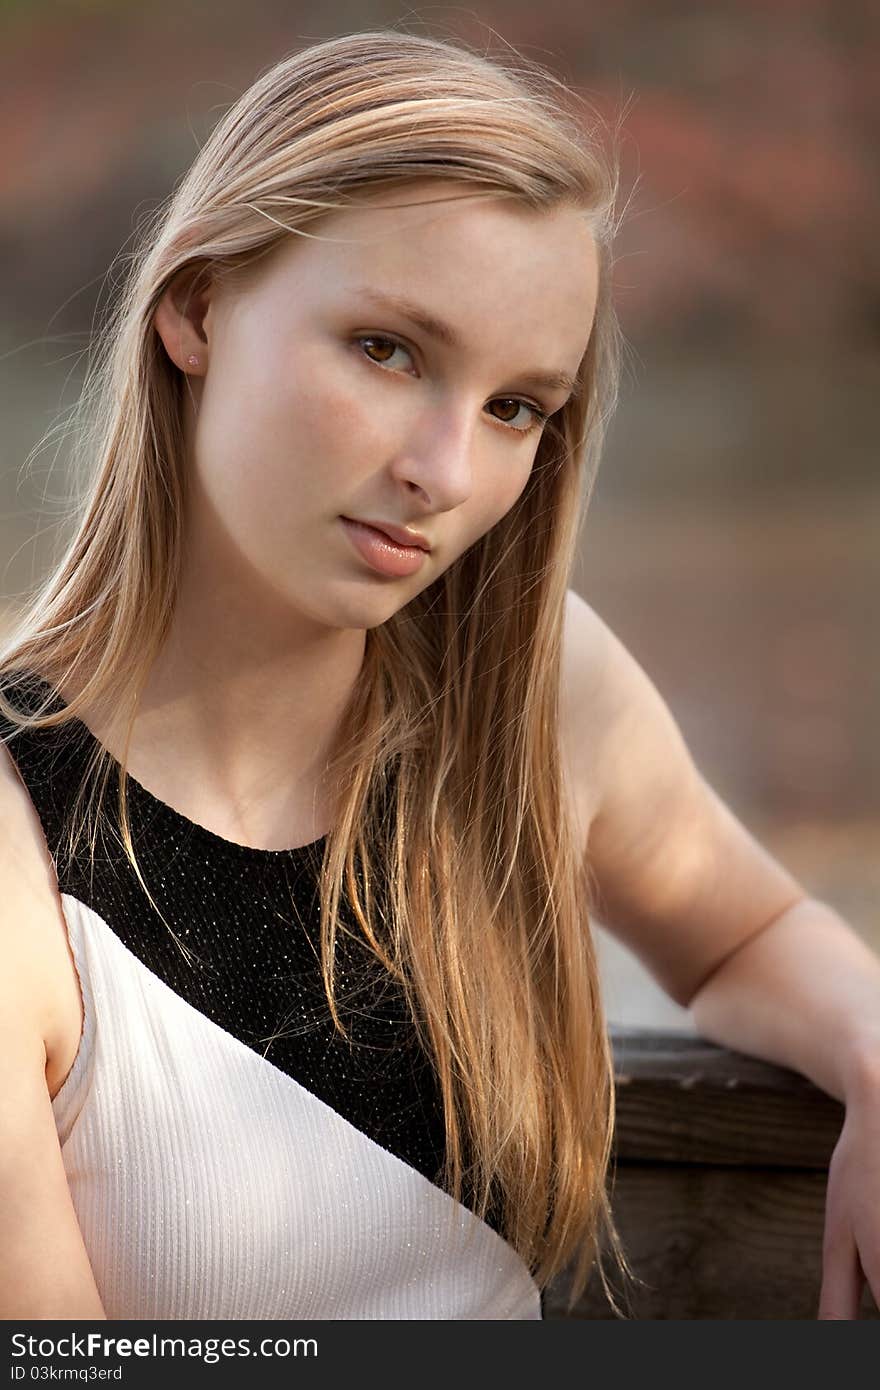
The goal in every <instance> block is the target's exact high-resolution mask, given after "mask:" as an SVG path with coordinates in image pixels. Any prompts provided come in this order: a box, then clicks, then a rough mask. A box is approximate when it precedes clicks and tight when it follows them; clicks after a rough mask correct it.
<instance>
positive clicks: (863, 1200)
mask: <svg viewBox="0 0 880 1390" xmlns="http://www.w3.org/2000/svg"><path fill="white" fill-rule="evenodd" d="M866 1280H867V1283H868V1287H869V1288H870V1290H871V1293H872V1295H873V1297H874V1301H875V1302H876V1303H878V1304H880V1093H873V1094H870V1095H868V1096H867V1097H865V1096H861V1097H860V1098H859V1099H858V1101H856V1102H854V1103H853V1102H851V1103H848V1104H847V1109H846V1118H845V1119H844V1123H843V1128H842V1129H841V1131H840V1138H839V1139H838V1141H837V1145H836V1147H835V1149H834V1153H833V1154H832V1156H831V1163H830V1166H829V1169H828V1188H827V1193H826V1198H825V1236H824V1240H823V1246H822V1290H821V1293H820V1295H819V1312H818V1317H819V1318H821V1319H848V1318H858V1316H859V1305H860V1303H861V1299H862V1292H863V1290H864V1287H865V1281H866Z"/></svg>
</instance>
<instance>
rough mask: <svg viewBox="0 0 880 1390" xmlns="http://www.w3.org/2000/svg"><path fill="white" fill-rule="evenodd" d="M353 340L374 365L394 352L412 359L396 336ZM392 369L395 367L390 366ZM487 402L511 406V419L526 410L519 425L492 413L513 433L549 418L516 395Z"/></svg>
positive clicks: (387, 360) (390, 359) (386, 362)
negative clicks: (525, 419) (525, 417)
mask: <svg viewBox="0 0 880 1390" xmlns="http://www.w3.org/2000/svg"><path fill="white" fill-rule="evenodd" d="M355 342H356V343H357V345H358V347H360V348H361V349H362V351H363V353H364V355H365V356H366V358H367V360H368V361H369V362H372V363H373V365H374V366H376V367H386V366H388V365H389V363H392V362H393V359H394V354H395V353H396V352H403V353H405V354H406V356H407V357H408V358H409V359H410V361H412V353H411V352H410V350H409V348H408V347H405V346H404V344H403V343H400V342H398V341H397V339H396V338H388V337H386V336H385V335H384V334H378V333H371V334H370V335H369V336H365V337H361V338H356V339H355ZM374 351H378V356H373V355H372V354H373V352H374ZM383 353H384V356H383ZM392 370H396V369H395V368H392ZM489 404H490V405H492V406H495V405H502V406H513V407H514V414H513V417H512V419H514V420H515V419H516V416H517V414H518V413H519V411H521V410H524V411H526V412H527V416H528V419H527V422H526V423H525V424H519V425H515V424H513V423H512V420H511V419H504V418H503V417H502V416H500V415H494V414H493V415H492V419H493V420H496V421H497V422H498V424H500V425H505V426H506V427H507V429H509V430H512V431H513V432H514V434H530V433H531V431H532V430H534V429H540V428H541V426H542V425H543V424H544V423H545V422H546V420H547V419H548V418H549V416H548V413H547V412H546V411H544V410H541V409H540V407H539V406H537V405H533V404H532V403H531V401H521V400H519V399H518V398H517V397H516V396H497V397H496V398H495V400H493V401H490V402H489Z"/></svg>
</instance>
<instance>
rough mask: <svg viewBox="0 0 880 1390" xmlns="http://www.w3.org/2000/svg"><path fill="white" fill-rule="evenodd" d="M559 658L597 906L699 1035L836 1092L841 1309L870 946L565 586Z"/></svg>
mask: <svg viewBox="0 0 880 1390" xmlns="http://www.w3.org/2000/svg"><path fill="white" fill-rule="evenodd" d="M564 670H565V678H564V683H563V684H564V691H565V697H564V701H563V709H564V715H563V731H564V738H565V743H566V746H567V748H568V757H567V761H568V762H569V764H570V765H571V766H572V767H573V768H574V770H575V778H576V779H584V778H590V779H592V781H593V784H594V786H595V792H594V794H593V804H594V806H595V813H594V815H593V818H592V822H591V825H590V828H589V832H588V840H587V844H586V847H585V850H586V858H587V863H588V866H589V869H590V874H591V879H592V882H593V883H594V885H595V894H596V902H595V908H596V912H597V915H598V917H599V919H600V920H601V921H602V923H603V924H604V925H605V926H606V927H607V928H608V929H609V930H610V931H611V932H612V933H614V934H615V935H617V936H618V937H619V938H620V939H621V940H622V941H623V942H624V943H625V944H626V945H627V946H629V947H630V948H631V949H632V950H633V951H634V952H635V953H636V954H637V955H638V956H639V957H640V958H641V960H642V961H643V962H644V963H645V965H646V967H647V968H648V969H649V970H650V971H651V972H652V974H653V975H654V976H655V977H656V979H657V980H658V981H659V982H660V984H661V985H662V986H663V987H664V988H665V989H666V991H667V992H668V993H669V994H671V995H672V997H673V998H674V999H676V1000H677V1001H678V1002H679V1003H680V1004H682V1005H684V1006H685V1007H688V1008H690V1009H691V1010H692V1012H693V1016H694V1020H695V1023H696V1025H697V1028H698V1030H699V1032H700V1033H702V1034H703V1035H704V1036H705V1037H708V1038H710V1039H711V1040H713V1041H715V1042H718V1043H721V1044H723V1045H725V1046H728V1047H731V1048H734V1049H737V1050H739V1051H742V1052H746V1053H751V1054H752V1055H754V1056H759V1057H763V1058H766V1059H767V1060H768V1061H772V1062H776V1063H778V1064H780V1065H782V1066H787V1067H790V1068H792V1069H794V1070H796V1071H799V1072H801V1073H802V1074H803V1075H805V1076H807V1077H809V1078H810V1079H811V1080H812V1081H814V1082H815V1083H816V1085H818V1086H820V1087H821V1088H822V1089H823V1090H825V1091H827V1092H828V1093H829V1094H831V1095H833V1096H835V1097H837V1098H838V1099H839V1100H842V1101H843V1102H844V1104H845V1105H846V1108H847V1120H846V1123H845V1125H844V1131H843V1133H842V1135H841V1140H840V1143H839V1145H838V1148H837V1150H835V1156H834V1160H833V1161H832V1168H831V1173H830V1177H829V1195H828V1210H827V1218H826V1251H825V1256H826V1257H825V1283H824V1285H823V1296H822V1309H823V1310H824V1311H823V1312H822V1313H820V1315H822V1316H828V1317H832V1316H851V1317H855V1316H857V1308H858V1291H859V1283H858V1279H859V1265H858V1260H857V1258H856V1245H857V1244H858V1249H859V1252H860V1255H861V1261H862V1268H863V1269H864V1273H865V1274H867V1275H868V1278H869V1280H870V1283H871V1287H872V1290H873V1291H874V1292H875V1294H880V1220H878V1219H877V1218H875V1217H874V1211H875V1209H878V1208H880V959H878V957H877V955H876V954H875V953H874V952H873V951H871V950H870V949H869V948H868V947H867V946H866V945H865V944H864V942H863V941H862V940H861V939H860V938H859V937H858V936H857V934H856V933H855V932H854V931H853V930H852V929H851V928H850V927H849V926H848V925H847V923H846V922H844V921H843V919H842V918H841V917H840V916H839V915H838V914H837V913H836V912H835V911H834V909H833V908H831V907H829V906H827V905H826V904H825V903H821V902H818V901H816V900H815V899H814V898H811V897H810V896H809V895H808V894H807V893H806V891H805V890H804V888H803V887H802V886H801V885H800V884H799V883H798V882H797V880H796V879H794V878H793V877H792V876H791V874H789V873H788V871H787V870H786V869H785V868H783V866H782V865H780V864H779V863H778V862H777V861H776V860H775V859H774V858H773V857H772V856H771V855H770V854H768V853H767V851H766V850H765V849H763V848H762V846H761V845H760V844H758V843H757V841H756V840H755V839H754V838H753V837H752V836H751V835H750V834H749V832H748V831H747V830H746V829H745V828H744V827H743V826H742V825H741V823H740V822H739V821H738V820H737V819H736V817H735V816H734V815H733V813H732V812H731V811H730V810H729V809H728V808H727V807H726V806H725V805H724V803H723V802H722V801H721V799H720V798H719V797H718V796H717V795H716V793H715V792H714V791H713V790H712V788H711V787H710V786H709V785H708V784H707V783H706V782H705V780H704V779H703V778H702V777H701V776H700V774H699V772H698V770H697V769H696V767H695V766H694V763H693V760H692V758H691V757H690V754H689V753H688V750H687V748H686V746H685V744H684V740H683V739H682V736H681V733H680V731H679V729H678V727H677V725H676V723H675V721H674V720H673V718H672V715H671V714H670V712H669V710H668V708H667V706H666V704H665V703H664V701H663V700H662V698H661V696H660V695H659V693H658V692H657V690H656V689H655V687H654V686H653V685H652V683H651V682H650V680H649V679H648V677H647V676H646V675H645V673H644V671H642V669H641V668H640V667H639V665H638V663H637V662H636V661H635V660H634V659H633V657H632V656H631V655H630V654H629V652H627V650H626V649H625V647H624V646H623V645H622V643H620V642H619V641H618V639H617V638H616V637H615V636H614V635H613V633H611V631H610V630H609V629H608V628H607V627H606V626H605V624H604V623H602V621H601V619H599V618H598V616H597V615H596V614H595V613H594V612H593V610H592V609H590V608H589V606H588V605H587V604H585V603H584V602H583V600H582V599H579V598H577V597H576V596H575V595H573V594H570V595H569V606H568V611H567V621H566V641H565V664H564ZM865 1194H867V1196H866V1195H865ZM857 1209H858V1210H857ZM835 1309H837V1310H840V1309H846V1310H848V1311H844V1312H835V1311H834V1310H835Z"/></svg>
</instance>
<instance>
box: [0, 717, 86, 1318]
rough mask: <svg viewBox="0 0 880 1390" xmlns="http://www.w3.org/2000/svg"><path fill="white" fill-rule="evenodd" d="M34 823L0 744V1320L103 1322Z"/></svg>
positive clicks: (54, 927)
mask: <svg viewBox="0 0 880 1390" xmlns="http://www.w3.org/2000/svg"><path fill="white" fill-rule="evenodd" d="M35 823H36V825H38V822H36V813H35V812H34V811H33V808H32V807H31V806H30V802H29V800H28V798H27V793H26V792H25V790H24V788H23V785H22V783H21V782H20V781H19V779H18V777H17V775H16V773H15V772H14V771H13V769H12V764H11V760H10V758H9V755H8V754H7V752H6V749H5V747H3V745H2V744H0V1250H2V1252H3V1257H2V1260H0V1318H6V1319H13V1318H24V1319H30V1318H37V1319H46V1318H61V1319H80V1318H83V1319H84V1318H91V1319H95V1318H102V1319H103V1318H106V1316H107V1315H106V1313H105V1311H104V1308H103V1306H102V1303H101V1298H100V1295H99V1293H98V1289H97V1287H96V1285H95V1279H94V1275H93V1273H92V1268H91V1265H90V1264H89V1258H88V1254H87V1252H86V1248H85V1245H84V1243H83V1238H82V1234H81V1232H80V1228H79V1224H78V1222H77V1218H76V1212H75V1210H74V1206H73V1201H72V1199H71V1195H70V1189H69V1187H68V1185H67V1175H66V1173H65V1170H64V1163H63V1160H62V1156H61V1147H60V1144H59V1142H58V1133H57V1130H56V1127H55V1116H54V1113H53V1110H52V1102H51V1099H50V1096H49V1089H48V1085H47V1081H46V1038H47V1037H49V1036H50V1035H51V1031H52V1023H53V1019H52V1007H51V994H52V991H51V989H50V987H49V981H48V971H47V968H46V963H45V962H46V959H47V957H48V956H49V955H50V954H51V952H50V949H49V946H48V943H49V939H50V935H55V934H57V932H58V930H59V927H58V923H57V922H56V921H54V920H53V913H54V906H55V905H54V902H53V901H52V898H51V894H50V892H49V888H48V870H47V866H46V863H45V862H44V857H43V856H42V855H41V853H40V850H39V843H38V839H37V835H36V830H35ZM62 929H63V928H62Z"/></svg>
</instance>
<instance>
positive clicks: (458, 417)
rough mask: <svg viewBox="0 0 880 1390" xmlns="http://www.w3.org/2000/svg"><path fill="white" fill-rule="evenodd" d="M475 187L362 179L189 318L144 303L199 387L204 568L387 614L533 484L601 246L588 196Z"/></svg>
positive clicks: (305, 607)
mask: <svg viewBox="0 0 880 1390" xmlns="http://www.w3.org/2000/svg"><path fill="white" fill-rule="evenodd" d="M466 192H467V189H466V188H465V187H463V186H462V185H458V184H449V183H443V184H438V183H437V182H432V181H427V182H425V183H422V184H420V185H419V184H413V185H410V186H409V188H407V189H403V188H400V187H399V188H397V189H395V190H393V191H389V190H384V191H383V192H382V193H380V194H377V193H375V192H374V193H373V194H371V195H370V196H369V197H365V198H364V199H363V200H362V202H361V205H360V206H358V207H357V208H355V209H350V210H347V211H345V212H343V213H334V214H332V215H330V216H328V217H327V218H325V219H323V220H322V221H321V222H320V223H314V224H312V225H311V226H310V227H309V228H308V229H307V230H308V232H309V233H310V235H309V236H306V237H300V236H297V235H296V234H292V235H291V236H290V238H289V240H286V241H285V242H284V243H282V245H281V247H280V248H276V249H275V250H274V251H273V252H272V253H271V254H270V255H269V256H268V257H266V258H265V260H264V261H263V262H261V263H259V266H258V268H257V271H256V274H255V276H254V278H252V279H250V280H249V281H248V282H247V283H246V285H245V287H244V288H242V287H240V286H239V287H238V288H233V287H232V286H231V285H217V286H214V287H213V288H212V289H210V290H209V291H207V292H206V294H205V296H204V297H203V298H202V300H201V301H199V300H198V299H195V298H194V300H193V303H192V305H191V307H190V310H189V311H188V313H189V317H188V318H186V319H184V318H182V317H181V314H180V310H179V308H178V307H176V305H175V301H174V298H173V296H172V294H171V292H169V293H168V294H166V296H165V298H164V300H163V302H162V304H161V305H160V308H159V310H158V311H157V315H156V327H157V329H158V331H159V333H160V335H161V337H162V338H163V341H164V342H165V346H166V348H167V350H168V351H169V354H170V355H171V356H172V357H173V358H174V360H175V361H177V362H178V365H179V366H181V368H182V369H183V370H184V371H186V372H187V373H188V374H189V376H190V384H191V386H192V387H193V388H194V395H193V401H194V406H193V409H192V411H191V418H190V420H189V423H188V446H189V452H190V460H189V464H190V468H191V477H190V484H191V486H190V501H189V503H188V517H187V525H188V527H194V528H195V530H196V532H197V533H198V537H199V539H198V541H197V548H198V553H199V554H200V556H201V561H202V564H203V565H209V566H210V565H214V566H215V567H216V572H217V573H218V574H222V575H223V576H224V577H225V578H226V579H229V578H231V579H232V580H233V581H234V582H235V584H236V585H243V586H245V588H246V589H247V591H248V592H250V593H251V594H252V596H254V597H260V598H261V599H262V601H263V602H264V603H265V602H266V601H271V602H273V603H276V602H277V603H280V604H281V605H282V607H283V606H285V605H287V606H292V607H293V608H294V609H295V610H296V611H297V612H298V613H300V614H301V615H303V616H304V617H306V618H308V619H310V620H312V621H314V622H316V623H319V624H322V625H329V626H332V627H336V628H361V629H363V628H369V627H373V626H375V625H378V624H380V623H382V622H384V621H386V620H387V619H388V618H389V617H390V616H391V615H392V614H393V613H394V612H396V611H397V610H398V609H400V608H402V607H403V606H404V605H405V604H406V603H408V602H409V601H410V600H411V599H412V598H414V597H415V595H416V594H418V593H419V592H420V591H421V590H422V589H424V588H425V587H427V585H429V584H431V583H432V582H433V581H434V580H435V579H437V578H438V576H439V575H440V574H442V572H443V571H444V570H445V569H446V568H447V567H448V566H449V565H451V564H452V563H453V562H454V561H455V560H456V559H457V558H458V557H459V556H460V555H461V554H462V553H463V552H464V551H465V550H467V549H468V547H469V546H471V545H472V544H473V543H474V542H475V541H476V540H478V539H479V538H480V537H481V536H483V535H484V534H485V533H486V532H487V531H489V530H490V529H491V527H493V526H494V525H495V524H496V523H497V522H498V521H499V520H500V519H501V518H502V517H503V516H504V515H505V514H506V513H507V512H508V511H509V510H510V509H511V507H513V505H514V503H515V502H516V500H517V498H518V497H519V496H520V494H521V493H522V491H523V489H524V487H525V485H526V482H527V480H528V477H529V473H530V470H531V468H532V465H533V461H534V458H535V453H536V450H537V447H538V442H539V440H540V437H541V429H542V417H544V416H549V415H551V414H553V413H554V412H555V411H557V410H559V409H560V408H561V407H562V405H563V404H564V402H565V400H566V399H567V397H568V395H569V387H568V386H567V385H566V384H565V381H564V380H554V379H553V378H554V377H562V378H565V377H566V376H567V377H569V378H574V377H575V375H576V373H577V370H578V366H579V364H580V361H581V358H582V357H583V354H584V352H585V351H586V347H587V343H588V340H589V335H590V330H591V327H592V322H593V315H594V310H595V302H596V292H597V256H596V251H595V246H594V243H593V240H592V237H591V235H590V233H589V230H588V227H587V225H586V221H585V217H584V214H583V213H582V212H580V211H576V210H574V209H571V208H559V209H555V210H553V211H551V212H534V211H532V210H531V209H527V208H524V207H522V206H520V205H518V204H515V203H512V202H507V201H504V200H501V199H499V198H492V199H489V200H485V199H484V200H482V201H478V200H471V199H468V198H462V193H466ZM414 198H418V199H420V200H421V205H419V206H409V207H400V206H392V204H395V203H397V204H399V203H401V202H404V201H406V200H407V199H414ZM315 236H317V237H318V238H320V239H315ZM190 353H195V354H196V355H197V356H198V357H199V359H200V365H199V367H198V368H197V369H194V368H193V367H192V366H191V365H188V364H187V357H188V356H189V354H190ZM363 523H374V525H375V526H376V527H378V528H379V531H378V532H377V530H376V529H373V528H371V527H370V526H365V525H364V524H363ZM383 523H384V524H385V525H386V526H388V527H394V528H405V529H406V530H407V531H408V532H410V533H411V534H412V533H418V534H419V535H420V536H421V537H422V538H423V540H422V542H421V543H420V546H417V547H413V546H405V547H402V546H400V545H394V544H393V542H392V541H389V539H388V537H387V535H385V536H384V537H383V535H382V534H380V532H381V526H382V524H383Z"/></svg>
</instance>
